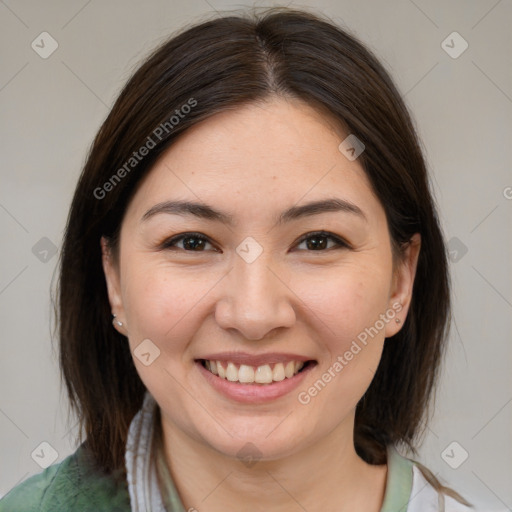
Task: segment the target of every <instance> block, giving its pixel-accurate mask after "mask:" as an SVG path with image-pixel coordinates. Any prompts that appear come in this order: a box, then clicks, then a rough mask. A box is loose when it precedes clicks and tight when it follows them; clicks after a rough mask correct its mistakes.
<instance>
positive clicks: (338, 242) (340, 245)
mask: <svg viewBox="0 0 512 512" xmlns="http://www.w3.org/2000/svg"><path fill="white" fill-rule="evenodd" d="M319 236H321V237H324V238H327V239H329V240H332V241H333V242H334V243H335V246H334V247H329V248H328V249H320V250H317V251H315V250H307V249H306V252H327V251H329V250H332V249H351V246H350V244H348V243H347V242H346V241H345V240H343V239H342V238H340V237H339V236H336V235H334V234H333V233H330V232H329V231H312V232H311V233H306V235H304V236H303V237H302V238H300V240H298V241H297V243H296V244H295V245H300V244H301V243H303V242H305V241H307V240H309V239H310V238H314V237H319ZM186 238H195V239H197V240H201V241H204V242H208V243H211V242H210V240H209V239H208V237H206V236H204V235H203V234H201V233H196V232H187V233H182V234H180V235H176V236H173V237H172V238H169V239H168V240H165V241H164V242H162V244H160V249H172V248H173V247H174V245H175V244H176V243H178V242H180V241H182V240H184V239H186ZM212 245H213V244H212ZM179 250H180V251H183V252H204V251H193V250H186V249H181V248H179Z"/></svg>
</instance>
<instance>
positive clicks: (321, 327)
mask: <svg viewBox="0 0 512 512" xmlns="http://www.w3.org/2000/svg"><path fill="white" fill-rule="evenodd" d="M292 287H293V289H294V290H297V291H298V293H297V295H298V296H299V297H300V298H301V301H302V303H303V304H304V308H305V313H304V314H306V315H307V316H308V318H310V319H311V320H312V321H314V322H315V325H314V327H315V331H317V332H319V333H322V338H321V339H322V342H323V343H324V344H326V343H325V341H326V340H329V343H328V344H326V345H328V348H329V351H330V352H331V354H332V355H334V352H336V354H337V353H339V351H344V350H346V347H347V346H349V345H350V343H351V341H352V340H354V339H356V338H357V336H358V335H359V334H360V333H361V332H364V331H365V329H367V328H369V327H371V326H373V325H374V324H375V322H376V320H377V319H378V318H379V315H380V314H381V313H384V311H385V308H386V307H387V304H388V298H389V275H388V274H387V273H386V272H384V271H383V269H382V268H379V267H376V266H373V267H372V266H360V265H358V266H357V267H356V266H352V265H346V266H344V267H343V268H339V269H331V271H330V272H329V273H326V274H325V275H324V276H322V277H321V278H320V279H319V276H318V275H316V276H315V278H314V279H309V278H308V277H307V276H306V277H304V275H302V276H300V277H298V278H297V279H296V282H295V283H293V285H292ZM307 311H309V314H308V313H307Z"/></svg>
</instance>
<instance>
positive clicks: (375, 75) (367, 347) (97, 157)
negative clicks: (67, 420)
mask: <svg viewBox="0 0 512 512" xmlns="http://www.w3.org/2000/svg"><path fill="white" fill-rule="evenodd" d="M61 258H62V260H61V273H60V282H59V318H60V324H59V325H60V349H61V351H60V354H61V356H60V357H61V359H60V362H61V369H62V374H63V378H64V381H65V384H66V386H67V390H68V394H69V398H70V400H71V403H72V405H73V406H74V408H75V411H76V412H77V414H78V416H79V418H80V421H81V425H82V427H83V431H84V434H85V441H84V442H83V443H82V444H81V445H80V447H79V448H78V449H77V451H76V452H75V453H74V454H73V455H71V456H70V457H68V458H66V459H65V460H64V461H63V462H61V463H60V464H56V465H54V466H51V467H50V468H48V469H46V470H45V471H44V472H43V473H41V474H39V475H36V476H34V477H32V478H30V479H28V480H27V481H26V482H23V483H22V484H20V485H19V486H18V487H16V488H15V489H14V490H12V491H11V492H10V493H9V494H8V495H7V496H6V497H5V499H4V500H2V501H1V502H0V510H1V511H4V510H17V511H28V510H44V511H46V510H48V511H49V510H59V511H66V510H95V511H98V510H105V511H113V510H119V511H121V510H122V511H128V510H133V511H146V510H152V511H156V510H199V511H217V510H226V509H228V510H238V509H244V510H250V511H259V510H276V511H280V510H298V509H299V508H302V509H303V510H307V511H310V512H312V511H315V510H336V511H346V510H351V511H353V510H365V511H370V512H372V511H374V512H378V511H381V512H388V511H398V510H403V511H405V510H407V511H409V512H410V511H417V510H446V511H465V510H469V504H468V503H467V502H466V501H465V500H464V499H463V498H462V497H460V496H459V495H458V494H457V493H456V492H455V491H453V490H451V489H449V488H446V487H444V486H442V485H441V484H440V483H439V482H438V481H437V479H436V478H435V477H434V476H433V475H432V474H431V473H430V472H429V471H428V470H427V469H426V468H424V467H423V466H422V465H421V464H419V463H418V462H416V461H413V460H411V459H408V458H405V457H403V456H401V455H399V453H398V451H397V450H396V447H399V446H402V447H405V448H410V449H411V450H412V452H413V453H414V448H415V444H416V443H417V439H418V436H419V434H420V433H421V430H422V428H423V427H424V426H425V422H426V419H427V418H428V406H429V403H430V397H431V395H432V392H433V389H434V386H435V383H436V379H437V376H438V369H439V365H440V362H441V358H442V355H443V352H444V346H445V341H446V336H447V329H448V318H449V280H448V274H447V261H446V254H445V246H444V242H443V238H442V235H441V232H440V228H439V223H438V220H437V215H436V212H435V208H434V204H433V199H432V197H431V193H430V189H429V183H428V176H427V172H426V168H425V163H424V160H423V156H422V153H421V151H420V148H419V144H418V140H417V137H416V134H415V131H414V128H413V125H412V123H411V120H410V117H409V114H408V112H407V109H406V107H405V106H404V104H403V102H402V100H401V98H400V95H399V93H398V92H397V90H396V88H395V86H394V85H393V83H392V81H391V79H390V77H389V76H388V75H387V73H386V72H385V70H384V69H383V68H382V66H381V65H380V64H379V63H378V62H377V60H376V59H375V57H374V56H372V55H371V53H370V52H369V51H368V50H366V49H365V48H364V47H363V46H362V44H361V43H359V42H358V41H356V40H355V39H354V38H353V37H351V36H350V35H348V34H347V33H345V32H344V31H342V30H341V29H340V28H338V27H336V26H334V25H333V24H332V23H330V22H329V21H328V20H324V19H322V18H320V17H319V16H314V15H312V14H309V13H305V12H302V11H295V10H289V9H273V10H270V11H269V12H267V13H266V14H265V15H263V16H260V17H257V16H254V17H252V18H251V17H249V16H247V17H236V16H228V17H223V18H218V19H214V20H212V21H207V22H204V23H201V24H199V25H197V26H194V27H191V28H189V29H188V30H186V31H183V32H182V33H181V34H179V35H177V36H175V37H173V38H172V39H171V40H169V41H168V42H166V43H165V44H164V45H162V46H161V47H160V48H158V49H157V50H156V51H155V52H154V53H153V54H152V55H151V56H150V57H149V58H148V59H147V60H146V61H145V62H144V63H143V65H142V66H141V67H140V68H139V69H138V70H137V71H136V73H135V74H134V75H133V77H132V78H131V79H130V81H129V82H128V84H127V85H126V87H125V88H124V90H123V91H122V92H121V94H120V96H119V98H118V100H117V101H116V103H115V105H114V107H113V108H112V111H111V113H110V114H109V116H108V118H107V119H106V121H105V122H104V124H103V126H102V127H101V129H100V131H99V133H98V135H97V137H96V139H95V141H94V144H93V147H92V149H91V151H90V154H89V157H88V160H87V163H86V165H85V167H84V170H83V172H82V175H81V177H80V180H79V183H78V186H77V189H76V192H75V196H74V199H73V203H72V206H71V210H70V214H69V218H68V224H67V229H66V233H65V238H64V244H63V249H62V255H61Z"/></svg>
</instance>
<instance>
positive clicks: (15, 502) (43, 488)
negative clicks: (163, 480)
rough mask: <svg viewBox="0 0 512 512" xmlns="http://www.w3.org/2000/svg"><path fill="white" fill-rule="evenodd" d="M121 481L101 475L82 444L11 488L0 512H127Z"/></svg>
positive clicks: (127, 497) (127, 499) (0, 502)
mask: <svg viewBox="0 0 512 512" xmlns="http://www.w3.org/2000/svg"><path fill="white" fill-rule="evenodd" d="M130 510H131V508H130V495H129V494H128V485H127V483H126V481H125V480H122V479H120V478H117V479H116V478H115V477H114V476H113V475H108V474H104V473H101V472H100V471H99V470H98V469H97V468H96V467H95V465H94V463H93V459H92V456H91V454H90V452H89V451H88V450H87V448H86V447H85V446H84V444H81V445H80V446H79V447H78V449H77V450H76V451H75V453H73V454H72V455H70V456H69V457H67V458H65V459H64V460H63V461H62V462H60V463H58V464H53V465H52V466H50V467H48V468H46V469H45V470H44V471H42V472H41V473H39V474H37V475H34V476H32V477H30V478H28V479H27V480H25V481H24V482H22V483H21V484H19V485H17V486H16V487H15V488H14V489H12V490H11V491H10V492H9V493H8V494H7V495H6V496H4V498H3V499H1V500H0V512H104V511H105V512H107V511H108V512H130Z"/></svg>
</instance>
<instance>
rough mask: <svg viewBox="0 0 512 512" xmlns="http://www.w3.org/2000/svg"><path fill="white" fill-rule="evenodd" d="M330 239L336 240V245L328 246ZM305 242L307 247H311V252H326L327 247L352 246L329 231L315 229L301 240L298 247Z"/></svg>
mask: <svg viewBox="0 0 512 512" xmlns="http://www.w3.org/2000/svg"><path fill="white" fill-rule="evenodd" d="M329 241H331V242H334V247H333V246H331V247H327V246H328V244H329ZM303 243H306V248H307V249H310V252H311V251H320V252H325V249H337V248H347V249H349V248H350V245H349V244H348V243H347V242H345V241H344V240H342V239H341V238H340V237H338V236H336V235H334V234H333V233H329V232H328V231H315V232H313V233H308V234H307V235H305V236H303V237H302V238H301V239H300V240H299V242H298V244H297V247H298V246H299V245H301V244H303Z"/></svg>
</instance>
